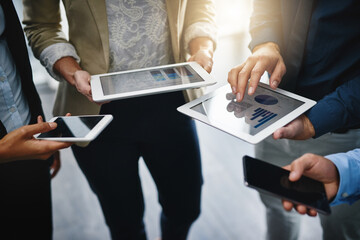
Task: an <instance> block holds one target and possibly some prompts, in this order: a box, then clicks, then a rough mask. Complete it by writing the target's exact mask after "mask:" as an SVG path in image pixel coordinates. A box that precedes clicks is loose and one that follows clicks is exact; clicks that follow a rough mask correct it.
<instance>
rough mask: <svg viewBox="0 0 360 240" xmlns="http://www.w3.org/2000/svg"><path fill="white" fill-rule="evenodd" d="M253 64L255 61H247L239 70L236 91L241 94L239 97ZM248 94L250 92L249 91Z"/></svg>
mask: <svg viewBox="0 0 360 240" xmlns="http://www.w3.org/2000/svg"><path fill="white" fill-rule="evenodd" d="M249 58H250V57H249ZM254 66H255V61H247V62H246V64H245V66H244V67H243V68H242V69H241V71H240V72H239V76H238V85H237V92H238V93H240V94H241V97H243V96H244V93H245V89H246V85H247V84H248V81H249V78H250V75H251V72H252V70H253V68H254ZM248 93H249V91H248ZM249 95H251V94H250V93H249Z"/></svg>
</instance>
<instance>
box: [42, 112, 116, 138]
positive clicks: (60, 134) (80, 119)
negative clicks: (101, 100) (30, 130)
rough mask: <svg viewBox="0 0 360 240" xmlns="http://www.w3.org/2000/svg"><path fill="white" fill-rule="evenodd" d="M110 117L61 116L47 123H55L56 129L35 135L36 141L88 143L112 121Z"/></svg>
mask: <svg viewBox="0 0 360 240" xmlns="http://www.w3.org/2000/svg"><path fill="white" fill-rule="evenodd" d="M112 119H113V116H112V115H88V116H68V117H67V116H62V117H54V118H52V119H51V120H50V121H49V122H56V123H57V128H56V129H54V130H51V131H49V132H45V133H40V134H37V135H35V138H37V139H46V140H52V141H61V142H90V141H92V140H94V139H95V138H96V137H97V136H98V135H99V134H100V133H101V132H102V131H103V130H104V129H105V127H106V126H107V125H108V124H109V123H110V122H111V121H112Z"/></svg>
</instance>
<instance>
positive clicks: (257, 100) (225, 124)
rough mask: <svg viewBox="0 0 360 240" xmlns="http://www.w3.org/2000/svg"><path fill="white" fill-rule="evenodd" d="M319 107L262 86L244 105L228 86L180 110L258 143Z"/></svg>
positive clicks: (311, 101) (245, 139) (297, 97)
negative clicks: (237, 99) (312, 108)
mask: <svg viewBox="0 0 360 240" xmlns="http://www.w3.org/2000/svg"><path fill="white" fill-rule="evenodd" d="M315 104H316V102H315V101H313V100H310V99H307V98H304V97H301V96H299V95H296V94H293V93H290V92H287V91H284V90H281V89H276V90H273V89H271V88H270V87H269V85H267V84H263V83H259V85H258V87H257V89H256V92H255V94H254V95H252V96H249V95H247V94H246V95H245V97H244V99H243V100H242V101H241V102H237V101H236V97H235V95H234V94H232V92H231V90H230V85H225V86H223V87H221V88H219V89H217V90H215V91H214V92H211V93H209V94H206V95H204V96H202V97H200V98H198V99H196V100H194V101H191V102H189V103H187V104H185V105H183V106H181V107H179V108H178V111H180V112H182V113H184V114H186V115H188V116H190V117H193V118H195V119H197V120H200V121H202V122H204V123H207V124H209V125H211V126H213V127H215V128H218V129H220V130H222V131H224V132H227V133H229V134H231V135H233V136H235V137H238V138H240V139H242V140H244V141H246V142H249V143H252V144H256V143H258V142H260V141H262V140H263V139H265V138H266V137H268V136H269V135H271V134H272V133H273V132H275V131H276V130H277V129H279V128H281V127H283V126H284V125H286V124H287V123H289V122H291V121H292V120H294V119H295V118H297V117H298V116H300V115H301V114H302V113H304V112H305V111H307V110H308V109H310V108H311V107H312V106H314V105H315Z"/></svg>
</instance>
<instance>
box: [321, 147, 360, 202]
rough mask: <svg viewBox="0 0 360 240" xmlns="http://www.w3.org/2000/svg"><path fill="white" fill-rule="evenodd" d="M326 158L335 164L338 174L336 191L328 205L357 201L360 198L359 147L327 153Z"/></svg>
mask: <svg viewBox="0 0 360 240" xmlns="http://www.w3.org/2000/svg"><path fill="white" fill-rule="evenodd" d="M326 158H327V159H329V160H330V161H332V162H333V163H334V164H335V166H336V168H337V169H338V172H339V176H340V184H339V189H338V192H337V194H336V197H335V199H334V200H333V201H332V202H331V203H330V205H331V206H335V205H339V204H342V203H349V204H352V203H354V202H355V201H357V200H358V199H359V198H360V197H359V196H360V187H359V186H360V174H359V171H360V149H355V150H353V151H350V152H347V153H337V154H332V155H328V156H326Z"/></svg>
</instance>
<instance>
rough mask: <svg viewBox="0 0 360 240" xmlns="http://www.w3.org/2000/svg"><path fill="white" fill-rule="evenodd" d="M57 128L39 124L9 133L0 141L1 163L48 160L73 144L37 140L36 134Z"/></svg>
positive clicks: (44, 123)
mask: <svg viewBox="0 0 360 240" xmlns="http://www.w3.org/2000/svg"><path fill="white" fill-rule="evenodd" d="M56 127H57V124H56V123H52V122H50V123H47V122H42V123H37V124H33V125H27V126H23V127H21V128H19V129H16V130H14V131H12V132H10V133H8V134H7V135H6V136H5V137H4V138H2V139H1V140H0V162H1V163H4V162H11V161H16V160H28V159H42V160H46V159H48V158H49V157H50V156H51V155H53V154H54V153H55V152H56V151H58V150H59V149H62V148H67V147H69V146H70V145H71V143H64V142H55V141H45V140H37V139H35V138H34V137H33V135H34V134H37V133H43V132H48V131H50V130H52V129H55V128H56Z"/></svg>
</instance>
